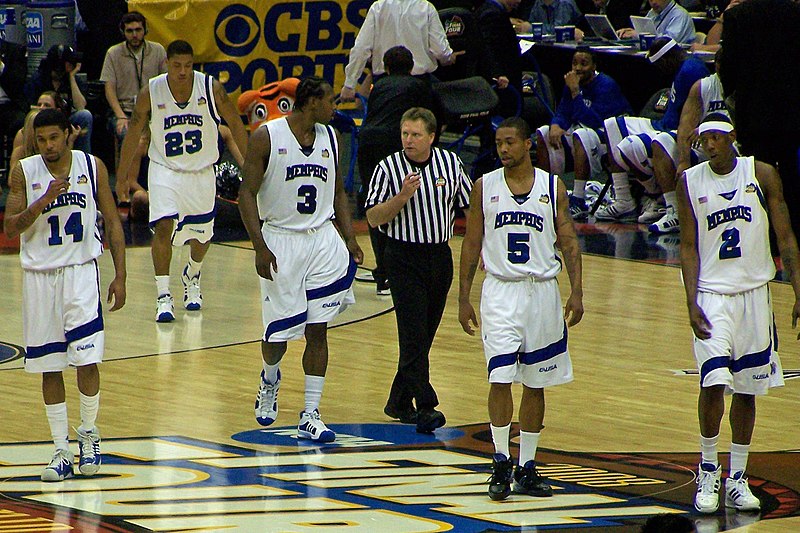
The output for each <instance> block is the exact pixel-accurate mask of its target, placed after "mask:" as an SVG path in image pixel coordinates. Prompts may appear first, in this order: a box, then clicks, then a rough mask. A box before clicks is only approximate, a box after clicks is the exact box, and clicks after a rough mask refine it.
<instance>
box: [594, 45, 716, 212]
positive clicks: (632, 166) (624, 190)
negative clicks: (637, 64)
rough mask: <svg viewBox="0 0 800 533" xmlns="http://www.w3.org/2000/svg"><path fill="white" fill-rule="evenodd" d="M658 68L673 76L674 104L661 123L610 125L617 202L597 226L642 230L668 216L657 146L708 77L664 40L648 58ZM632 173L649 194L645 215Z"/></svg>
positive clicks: (634, 120) (617, 121)
mask: <svg viewBox="0 0 800 533" xmlns="http://www.w3.org/2000/svg"><path fill="white" fill-rule="evenodd" d="M648 59H649V60H650V62H651V63H653V64H654V65H655V66H656V68H658V69H659V70H661V71H662V72H664V73H665V74H668V75H670V76H672V78H673V81H672V87H671V88H670V96H669V102H668V103H667V107H666V110H665V111H664V116H663V117H662V118H660V119H658V120H651V119H649V118H642V117H611V118H608V119H606V120H605V128H606V137H607V140H608V154H609V156H608V167H609V171H610V172H611V179H612V180H613V182H614V194H615V197H614V201H613V202H612V203H610V204H608V205H607V206H604V207H601V208H600V209H598V210H597V212H596V213H595V216H596V217H597V220H617V221H632V220H636V219H637V218H638V220H639V222H640V223H642V224H649V223H651V222H655V221H656V220H658V219H660V218H661V217H662V216H663V214H664V212H663V208H662V207H660V206H659V204H658V202H657V199H658V198H659V197H660V196H661V193H660V190H659V188H658V184H657V183H656V180H655V179H654V178H653V160H652V146H651V145H652V142H653V140H654V139H655V138H656V136H657V135H658V134H659V133H660V132H662V131H673V130H676V129H677V128H678V123H679V121H680V116H681V110H682V109H683V104H684V102H686V99H687V97H688V96H689V90H690V89H691V88H692V85H694V83H695V82H696V81H697V80H699V79H701V78H704V77H706V76H708V74H709V73H708V69H707V68H706V66H705V63H703V62H702V61H700V60H699V59H697V58H694V57H690V56H689V55H688V54H687V53H686V52H685V51H684V50H683V49H681V47H680V46H679V45H678V43H676V42H675V41H674V40H673V39H669V38H666V37H659V38H658V39H656V40H655V42H654V43H653V45H652V46H651V47H650V51H649V52H648ZM628 173H630V174H632V175H633V176H634V177H636V178H637V179H638V180H639V181H641V183H642V185H643V186H644V189H645V193H646V196H645V201H644V203H643V209H642V211H641V213H639V210H638V209H637V206H636V203H635V202H634V199H633V197H632V196H631V191H630V181H629V175H628Z"/></svg>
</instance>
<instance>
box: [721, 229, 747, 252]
mask: <svg viewBox="0 0 800 533" xmlns="http://www.w3.org/2000/svg"><path fill="white" fill-rule="evenodd" d="M737 257H742V249H741V248H739V230H738V229H736V228H731V229H726V230H725V231H723V232H722V246H720V247H719V258H720V259H735V258H737Z"/></svg>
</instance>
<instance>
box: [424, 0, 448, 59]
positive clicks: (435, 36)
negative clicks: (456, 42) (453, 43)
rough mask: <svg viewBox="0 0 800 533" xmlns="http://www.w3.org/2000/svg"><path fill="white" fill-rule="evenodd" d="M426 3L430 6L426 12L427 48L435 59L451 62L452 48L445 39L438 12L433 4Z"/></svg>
mask: <svg viewBox="0 0 800 533" xmlns="http://www.w3.org/2000/svg"><path fill="white" fill-rule="evenodd" d="M428 5H429V6H430V8H431V9H430V11H429V12H428V49H429V50H430V52H431V54H433V57H435V58H436V60H437V61H439V62H440V63H443V64H448V63H450V62H452V59H451V58H452V56H453V49H452V48H450V43H449V42H448V41H447V35H446V34H445V32H444V27H443V26H442V21H441V19H440V18H439V13H437V12H436V9H434V7H433V5H431V4H428Z"/></svg>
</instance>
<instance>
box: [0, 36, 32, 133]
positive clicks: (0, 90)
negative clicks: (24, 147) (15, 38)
mask: <svg viewBox="0 0 800 533" xmlns="http://www.w3.org/2000/svg"><path fill="white" fill-rule="evenodd" d="M27 68H28V67H27V62H26V59H25V47H24V46H20V45H17V44H13V43H10V42H8V41H5V40H2V39H0V143H2V142H4V137H5V138H6V139H7V142H9V143H10V142H11V138H12V137H13V135H14V134H15V133H16V132H17V131H19V129H20V128H22V124H23V122H24V121H25V110H26V109H27V107H28V103H27V102H26V101H25V97H24V94H25V93H24V92H23V87H24V85H25V76H27ZM1 148H4V147H2V146H0V149H1Z"/></svg>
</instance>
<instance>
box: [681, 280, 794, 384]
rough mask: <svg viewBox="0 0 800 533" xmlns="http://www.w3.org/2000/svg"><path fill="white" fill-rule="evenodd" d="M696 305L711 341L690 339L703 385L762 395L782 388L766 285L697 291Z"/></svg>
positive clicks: (781, 370)
mask: <svg viewBox="0 0 800 533" xmlns="http://www.w3.org/2000/svg"><path fill="white" fill-rule="evenodd" d="M697 303H698V305H699V306H700V308H701V309H702V310H703V312H704V313H705V315H706V318H708V321H709V322H710V323H711V326H712V328H711V338H710V339H707V340H700V339H697V338H695V339H694V355H695V359H697V369H698V370H699V372H700V386H701V387H712V386H714V385H725V386H726V387H727V388H729V389H731V390H732V391H733V392H735V393H741V394H755V395H763V394H766V393H767V390H768V389H769V388H770V387H781V386H783V369H782V368H781V361H780V358H779V357H778V351H777V342H778V340H777V335H776V333H775V327H774V321H773V316H772V302H771V298H770V293H769V287H768V286H767V285H764V286H763V287H759V288H757V289H753V290H751V291H746V292H741V293H738V294H732V295H724V294H714V293H709V292H700V293H698V295H697Z"/></svg>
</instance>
